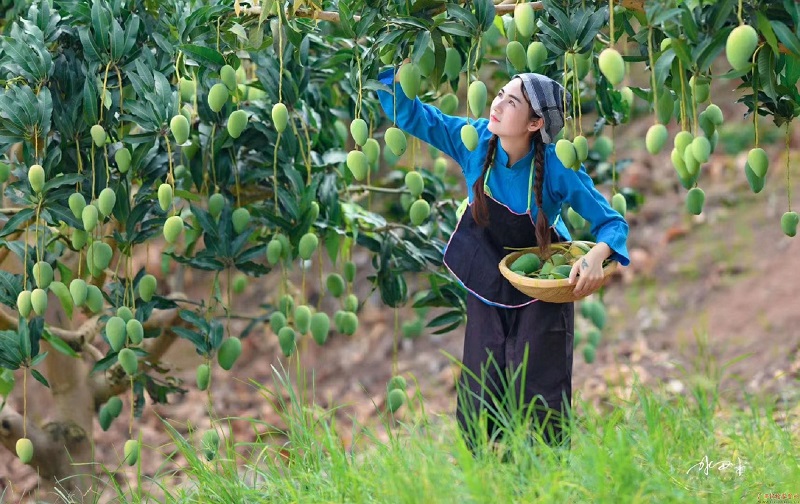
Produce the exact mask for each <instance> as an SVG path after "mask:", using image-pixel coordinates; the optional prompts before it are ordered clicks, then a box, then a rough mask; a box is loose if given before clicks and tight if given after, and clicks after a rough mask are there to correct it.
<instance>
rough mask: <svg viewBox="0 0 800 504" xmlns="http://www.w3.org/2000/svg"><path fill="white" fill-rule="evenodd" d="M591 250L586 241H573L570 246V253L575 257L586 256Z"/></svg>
mask: <svg viewBox="0 0 800 504" xmlns="http://www.w3.org/2000/svg"><path fill="white" fill-rule="evenodd" d="M590 250H591V247H589V245H587V244H585V243H573V244H572V245H570V247H569V255H571V256H572V257H574V258H578V257H582V256H585V255H586V254H587V253H588V252H589V251H590Z"/></svg>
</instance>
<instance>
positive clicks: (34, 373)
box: [31, 369, 50, 388]
mask: <svg viewBox="0 0 800 504" xmlns="http://www.w3.org/2000/svg"><path fill="white" fill-rule="evenodd" d="M31 376H33V377H34V378H35V379H36V381H38V382H39V383H41V384H42V385H44V386H45V387H47V388H50V384H49V383H47V380H46V379H45V377H44V376H42V373H40V372H39V371H37V370H35V369H31Z"/></svg>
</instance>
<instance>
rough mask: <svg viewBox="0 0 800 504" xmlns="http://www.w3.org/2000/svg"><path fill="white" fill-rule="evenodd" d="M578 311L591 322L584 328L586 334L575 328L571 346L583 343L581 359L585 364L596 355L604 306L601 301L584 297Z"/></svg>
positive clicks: (603, 321) (602, 323) (603, 318)
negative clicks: (587, 327) (588, 326)
mask: <svg viewBox="0 0 800 504" xmlns="http://www.w3.org/2000/svg"><path fill="white" fill-rule="evenodd" d="M580 305H581V306H580V313H581V316H583V318H585V319H587V320H588V321H589V322H591V327H590V328H589V329H587V330H586V334H584V333H583V332H581V331H579V330H577V329H576V330H575V334H574V339H573V347H574V348H577V347H578V345H580V344H581V343H584V342H585V344H584V345H583V359H584V360H585V361H586V363H587V364H591V363H592V362H594V359H595V356H596V355H597V346H598V345H599V344H600V339H601V338H602V332H601V331H602V330H603V328H604V327H605V325H606V308H605V305H604V304H603V303H602V301H596V300H591V299H586V300H583V301H581V303H580Z"/></svg>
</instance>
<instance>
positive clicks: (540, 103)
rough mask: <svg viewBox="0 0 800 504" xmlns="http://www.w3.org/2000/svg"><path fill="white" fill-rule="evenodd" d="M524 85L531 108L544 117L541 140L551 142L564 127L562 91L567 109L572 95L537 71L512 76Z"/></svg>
mask: <svg viewBox="0 0 800 504" xmlns="http://www.w3.org/2000/svg"><path fill="white" fill-rule="evenodd" d="M514 78H515V79H516V78H519V79H520V80H521V81H522V84H523V85H524V86H525V91H526V92H527V93H528V97H529V98H530V100H531V108H533V111H534V112H535V113H536V115H537V116H539V117H541V118H542V119H544V126H543V127H542V130H541V131H542V140H544V143H551V142H552V141H553V138H555V136H556V135H558V132H559V131H561V128H563V127H564V93H566V94H567V110H570V104H571V103H572V95H571V94H570V93H569V91H566V90H565V89H564V87H563V86H562V85H561V84H559V83H558V82H556V81H554V80H553V79H551V78H550V77H545V76H544V75H541V74H537V73H521V74H517V75H515V76H514Z"/></svg>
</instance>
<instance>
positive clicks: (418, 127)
mask: <svg viewBox="0 0 800 504" xmlns="http://www.w3.org/2000/svg"><path fill="white" fill-rule="evenodd" d="M378 80H379V81H380V82H382V83H383V84H386V85H387V86H389V87H390V88H393V89H394V97H393V96H392V94H391V93H387V92H385V91H378V98H379V99H380V102H381V106H382V107H383V110H384V112H385V113H386V115H387V116H388V117H389V119H394V110H395V109H396V110H397V118H396V120H395V123H396V126H397V127H398V128H400V129H402V130H403V131H406V132H407V133H409V134H411V135H413V136H415V137H417V138H419V139H420V140H422V141H423V142H426V143H428V144H430V145H432V146H433V147H435V148H436V149H439V150H440V151H442V152H444V153H445V154H447V155H448V156H450V157H451V158H453V159H454V160H455V161H456V162H457V163H458V164H459V166H461V171H462V172H463V174H464V177H465V178H466V182H467V190H468V196H469V201H470V202H472V199H473V194H472V186H473V184H474V183H475V181H476V180H477V178H478V177H480V176H481V174H482V173H483V163H484V161H485V160H486V151H487V149H488V141H489V139H490V138H491V137H492V133H491V132H490V131H489V130H488V129H487V128H488V125H489V121H488V120H487V119H477V120H473V121H472V122H471V123H472V125H473V126H475V128H476V129H477V130H478V138H479V141H478V147H477V148H476V149H475V150H474V151H472V152H470V151H469V150H467V148H466V147H465V146H464V144H463V143H462V142H461V127H462V126H464V125H465V124H467V119H466V118H464V117H455V116H449V115H446V114H443V113H442V111H441V110H439V109H438V108H436V107H434V106H433V105H430V104H426V103H422V102H421V101H420V100H419V98H415V99H414V100H413V101H412V100H409V99H408V97H406V95H405V93H404V92H403V91H402V89H401V88H400V85H399V84H396V83H394V71H393V69H391V68H390V69H388V70H385V71H383V72H381V73H380V74H379V75H378ZM394 99H396V101H397V103H396V104H395V103H394ZM534 153H535V150H534V145H533V144H531V150H530V152H528V154H527V155H526V156H525V157H524V158H522V159H520V160H519V161H517V162H516V163H514V165H513V166H511V167H508V166H507V164H508V154H507V153H506V152H505V150H504V149H503V148H502V142H500V141H498V148H497V151H496V154H495V161H494V166H493V168H492V170H491V174H490V176H489V181H488V186H489V190H490V191H491V195H492V197H493V198H494V199H496V200H497V201H499V202H500V203H503V204H504V205H506V206H508V207H509V208H510V209H511V210H513V211H514V212H517V213H524V212H525V211H526V210H527V208H528V202H527V198H528V187H529V186H528V181H529V176H530V168H531V161H532V159H533V156H534ZM544 174H545V180H544V184H543V186H542V187H543V190H542V207H543V209H544V212H545V215H547V217H548V220H549V221H550V225H555V230H556V231H557V232H558V234H559V235H560V236H561V237H562V238H563V239H564V240H571V239H572V238H571V236H570V234H569V231H568V229H567V226H566V224H565V223H564V222H563V220H561V219H560V218H559V217H560V215H561V206H562V204H563V203H564V202H567V203H569V205H570V206H572V208H574V209H575V211H576V212H578V213H579V214H580V215H581V216H583V217H584V218H585V219H586V220H588V221H589V222H590V223H591V232H592V234H593V235H594V236H595V238H596V240H597V241H598V242H605V243H606V244H608V246H609V247H610V248H611V251H612V252H611V257H610V258H611V259H613V260H615V261H618V262H619V263H620V264H622V265H623V266H627V265H628V264H629V263H630V258H629V256H628V248H627V243H626V242H627V238H628V223H627V222H625V219H624V218H623V217H622V216H621V215H620V214H619V213H618V212H617V211H615V210H614V209H613V208H611V205H609V204H608V202H607V201H606V198H605V197H604V196H603V195H602V194H601V193H600V192H599V191H598V190H597V189H596V188H595V187H594V183H593V181H592V179H591V177H589V175H588V174H587V173H586V169H585V168H584V167H583V166H581V169H580V170H579V171H577V172H576V171H574V170H572V169H570V168H565V167H564V165H563V164H562V163H561V161H560V160H559V159H558V157H557V156H556V152H555V145H553V144H547V145H546V146H545V170H544ZM537 213H538V208H537V207H536V203H535V202H534V201H532V202H531V216H532V217H533V220H534V222H536V215H537Z"/></svg>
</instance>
